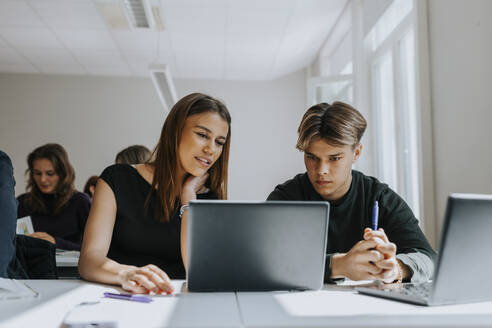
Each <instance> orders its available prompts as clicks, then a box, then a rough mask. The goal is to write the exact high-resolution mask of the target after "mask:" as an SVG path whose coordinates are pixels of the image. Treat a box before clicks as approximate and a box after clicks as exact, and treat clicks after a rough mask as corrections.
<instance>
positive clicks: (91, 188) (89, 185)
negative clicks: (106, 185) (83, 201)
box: [84, 175, 99, 199]
mask: <svg viewBox="0 0 492 328" xmlns="http://www.w3.org/2000/svg"><path fill="white" fill-rule="evenodd" d="M97 179H99V177H98V176H97V175H93V176H91V177H90V178H89V179H88V180H87V182H86V183H85V187H84V192H85V193H86V194H87V195H88V196H89V197H90V199H92V197H94V192H95V191H96V184H97Z"/></svg>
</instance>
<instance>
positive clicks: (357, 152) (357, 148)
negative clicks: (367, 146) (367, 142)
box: [352, 143, 362, 163]
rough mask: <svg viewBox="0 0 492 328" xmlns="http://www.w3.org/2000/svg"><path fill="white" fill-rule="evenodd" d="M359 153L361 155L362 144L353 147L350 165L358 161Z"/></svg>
mask: <svg viewBox="0 0 492 328" xmlns="http://www.w3.org/2000/svg"><path fill="white" fill-rule="evenodd" d="M361 153H362V144H361V143H359V144H357V146H355V149H354V159H353V160H352V163H355V162H356V161H357V160H358V159H359V157H360V154H361Z"/></svg>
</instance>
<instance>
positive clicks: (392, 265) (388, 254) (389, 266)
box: [364, 228, 400, 284]
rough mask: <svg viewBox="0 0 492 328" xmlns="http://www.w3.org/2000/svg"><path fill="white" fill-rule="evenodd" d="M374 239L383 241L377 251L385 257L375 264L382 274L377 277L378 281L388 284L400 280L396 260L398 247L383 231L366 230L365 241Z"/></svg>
mask: <svg viewBox="0 0 492 328" xmlns="http://www.w3.org/2000/svg"><path fill="white" fill-rule="evenodd" d="M374 238H377V239H379V240H381V241H382V242H381V243H379V244H378V245H377V246H376V250H377V251H379V252H380V253H381V254H382V255H383V256H384V258H383V259H381V260H380V261H375V262H374V264H375V265H376V266H377V267H378V268H380V269H381V273H379V274H377V275H376V279H378V280H381V281H383V282H384V283H387V284H389V283H392V282H394V281H395V280H397V279H398V276H399V274H400V272H399V268H398V263H397V259H396V245H395V244H394V243H392V242H390V241H389V239H388V237H387V236H386V233H385V232H384V230H383V229H378V230H377V231H374V230H372V229H369V228H366V229H365V230H364V239H365V240H368V239H374Z"/></svg>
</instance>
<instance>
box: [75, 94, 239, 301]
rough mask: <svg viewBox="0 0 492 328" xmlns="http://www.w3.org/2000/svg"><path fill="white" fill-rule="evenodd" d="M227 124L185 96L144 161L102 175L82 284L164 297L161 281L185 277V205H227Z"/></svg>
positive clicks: (212, 104) (203, 101)
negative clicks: (211, 202) (208, 201)
mask: <svg viewBox="0 0 492 328" xmlns="http://www.w3.org/2000/svg"><path fill="white" fill-rule="evenodd" d="M230 124H231V118H230V114H229V112H228V110H227V108H226V107H225V106H224V105H223V104H222V103H221V102H220V101H218V100H216V99H214V98H212V97H210V96H207V95H204V94H200V93H194V94H190V95H188V96H186V97H184V98H182V99H181V100H180V101H178V102H177V103H176V105H174V107H173V108H172V109H171V111H170V112H169V114H168V116H167V118H166V120H165V122H164V126H163V128H162V132H161V136H160V139H159V141H158V144H157V146H156V148H155V150H154V153H153V156H152V158H151V160H150V161H149V162H147V163H145V164H138V165H134V166H133V165H127V164H115V165H112V166H110V167H108V168H106V169H105V170H104V172H103V173H102V174H101V176H100V179H99V181H98V183H97V186H96V193H95V196H94V199H93V203H92V209H91V213H90V215H89V220H88V223H87V228H86V230H85V235H84V243H83V245H82V251H81V257H80V261H79V272H80V274H81V276H82V277H83V278H84V279H87V280H92V281H97V282H102V283H108V284H115V285H120V286H122V287H123V288H124V289H126V290H129V291H131V292H135V293H145V292H149V291H152V292H160V291H164V292H172V287H171V284H170V280H169V278H184V277H185V266H184V265H183V263H184V264H186V258H185V256H186V249H185V248H186V223H187V211H186V208H187V204H188V202H189V201H190V200H194V199H197V198H199V199H226V198H227V170H228V159H229V147H230V136H231V126H230Z"/></svg>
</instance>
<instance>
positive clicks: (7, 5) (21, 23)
mask: <svg viewBox="0 0 492 328" xmlns="http://www.w3.org/2000/svg"><path fill="white" fill-rule="evenodd" d="M0 26H10V27H13V26H17V27H43V26H45V25H44V23H43V21H42V20H41V19H40V18H39V16H38V15H37V14H36V13H35V12H34V11H33V10H32V9H31V7H30V6H29V5H28V4H26V3H25V2H23V1H19V0H14V1H5V0H2V1H0Z"/></svg>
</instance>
